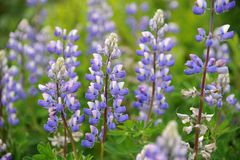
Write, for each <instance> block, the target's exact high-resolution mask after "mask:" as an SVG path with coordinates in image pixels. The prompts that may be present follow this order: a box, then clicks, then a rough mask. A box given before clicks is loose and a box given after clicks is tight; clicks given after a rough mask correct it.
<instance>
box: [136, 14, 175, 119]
mask: <svg viewBox="0 0 240 160" xmlns="http://www.w3.org/2000/svg"><path fill="white" fill-rule="evenodd" d="M149 25H150V28H151V31H152V32H149V31H145V32H142V37H141V39H140V42H141V43H140V44H139V47H140V50H137V55H139V56H141V57H142V59H141V61H139V62H138V67H137V68H136V70H135V71H136V73H137V79H138V81H140V82H141V83H142V84H141V85H140V87H139V89H138V90H136V91H135V95H136V102H134V103H133V106H134V107H135V108H138V109H140V114H139V118H138V119H139V120H144V121H148V120H147V119H148V118H150V117H148V116H147V113H148V112H149V111H150V108H152V110H153V112H154V113H155V114H157V115H161V114H163V113H164V111H165V110H166V109H167V108H168V103H167V102H166V100H165V96H164V94H165V93H168V92H171V91H173V86H171V80H172V76H171V75H170V73H169V72H170V71H169V67H171V66H173V65H174V58H173V56H172V55H171V54H170V51H171V49H172V48H173V47H174V44H175V42H174V40H173V39H171V38H168V37H165V33H166V31H167V25H164V15H163V11H162V10H157V12H156V13H155V15H154V17H153V18H152V19H151V20H150V23H149ZM155 35H157V37H156V36H155ZM148 84H152V86H151V87H150V86H149V85H148ZM153 90H154V93H153V92H152V91H153ZM147 117H148V118H147Z"/></svg>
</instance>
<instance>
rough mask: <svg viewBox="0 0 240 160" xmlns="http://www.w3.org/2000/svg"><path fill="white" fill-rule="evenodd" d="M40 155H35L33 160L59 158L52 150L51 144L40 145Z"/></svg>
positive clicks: (26, 159) (53, 159)
mask: <svg viewBox="0 0 240 160" xmlns="http://www.w3.org/2000/svg"><path fill="white" fill-rule="evenodd" d="M37 150H38V152H39V153H38V154H35V155H33V157H32V159H33V160H43V159H51V160H57V156H56V153H55V150H54V149H52V148H51V146H50V144H49V143H47V144H43V143H40V144H38V146H37ZM29 158H30V157H25V160H28V159H29Z"/></svg>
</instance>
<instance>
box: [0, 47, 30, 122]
mask: <svg viewBox="0 0 240 160" xmlns="http://www.w3.org/2000/svg"><path fill="white" fill-rule="evenodd" d="M17 73H18V70H17V68H16V67H15V66H12V67H11V68H8V66H7V58H6V54H5V51H0V92H1V94H0V95H1V96H0V100H1V101H0V103H1V105H0V109H1V110H2V111H3V109H4V107H5V108H6V112H7V115H8V122H9V123H10V124H11V125H17V124H18V123H19V120H18V118H17V116H16V108H14V106H13V104H14V102H16V101H17V100H19V99H21V98H24V96H25V95H24V92H23V88H22V87H21V85H20V84H19V83H18V82H16V81H15V77H16V75H17ZM3 124H4V119H3V116H2V115H0V127H3Z"/></svg>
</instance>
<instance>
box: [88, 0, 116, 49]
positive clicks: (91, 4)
mask: <svg viewBox="0 0 240 160" xmlns="http://www.w3.org/2000/svg"><path fill="white" fill-rule="evenodd" d="M112 15H113V13H112V9H111V7H110V6H109V5H108V3H107V1H106V0H88V28H87V30H88V38H87V43H88V44H89V53H95V52H96V51H97V46H98V45H99V44H100V45H101V41H102V39H104V38H105V36H106V35H107V34H108V33H111V32H113V31H114V30H115V24H114V22H113V21H111V18H112Z"/></svg>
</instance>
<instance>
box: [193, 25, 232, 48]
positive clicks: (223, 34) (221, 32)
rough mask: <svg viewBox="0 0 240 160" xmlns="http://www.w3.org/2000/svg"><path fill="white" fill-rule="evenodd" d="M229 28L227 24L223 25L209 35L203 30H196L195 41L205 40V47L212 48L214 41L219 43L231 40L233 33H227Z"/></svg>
mask: <svg viewBox="0 0 240 160" xmlns="http://www.w3.org/2000/svg"><path fill="white" fill-rule="evenodd" d="M229 28H230V25H229V24H226V25H223V26H221V27H219V28H217V29H216V30H215V32H214V33H211V32H210V33H209V34H208V35H206V31H205V30H204V29H203V28H198V35H196V41H197V42H202V41H204V40H206V47H212V45H213V44H214V39H216V40H219V41H221V42H222V41H226V40H228V39H231V38H233V36H234V32H233V31H228V30H229Z"/></svg>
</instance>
